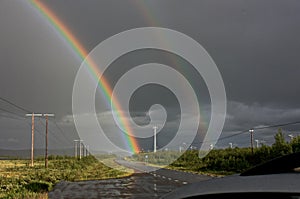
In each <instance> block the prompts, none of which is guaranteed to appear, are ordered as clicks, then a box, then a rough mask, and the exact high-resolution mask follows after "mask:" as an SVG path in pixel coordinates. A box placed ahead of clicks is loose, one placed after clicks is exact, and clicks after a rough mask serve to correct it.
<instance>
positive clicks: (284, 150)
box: [271, 128, 292, 158]
mask: <svg viewBox="0 0 300 199" xmlns="http://www.w3.org/2000/svg"><path fill="white" fill-rule="evenodd" d="M274 138H275V143H274V144H273V145H272V150H271V154H272V157H273V158H276V157H280V156H283V155H287V154H290V153H292V146H291V145H290V144H288V143H287V142H286V141H285V138H284V135H283V133H282V129H281V128H279V129H278V132H277V133H276V135H275V136H274Z"/></svg>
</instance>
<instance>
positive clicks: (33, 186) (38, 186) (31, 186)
mask: <svg viewBox="0 0 300 199" xmlns="http://www.w3.org/2000/svg"><path fill="white" fill-rule="evenodd" d="M25 188H26V189H27V190H29V191H33V192H48V191H50V190H51V188H52V184H51V183H49V182H44V181H32V182H30V183H28V184H26V185H25Z"/></svg>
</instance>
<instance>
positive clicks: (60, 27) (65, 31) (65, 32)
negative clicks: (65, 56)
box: [30, 0, 139, 153]
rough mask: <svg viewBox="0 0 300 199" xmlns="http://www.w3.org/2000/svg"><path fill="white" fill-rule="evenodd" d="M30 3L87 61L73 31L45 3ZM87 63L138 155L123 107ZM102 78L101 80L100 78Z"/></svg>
mask: <svg viewBox="0 0 300 199" xmlns="http://www.w3.org/2000/svg"><path fill="white" fill-rule="evenodd" d="M30 3H31V4H32V5H33V6H34V7H35V8H36V9H37V10H39V12H40V13H41V14H42V15H43V16H44V17H45V18H46V19H47V20H48V21H49V22H50V23H51V25H52V26H53V27H54V28H55V29H56V30H57V31H58V33H59V34H60V35H61V36H62V37H63V38H64V40H65V41H66V42H67V43H68V45H69V46H70V47H71V48H72V50H73V51H74V52H75V54H76V55H77V56H78V57H79V58H80V59H81V60H82V61H83V60H84V59H86V57H87V55H88V52H87V51H86V49H85V48H84V47H83V46H82V44H81V43H80V42H79V40H78V39H77V38H76V37H75V36H74V35H73V34H72V32H71V30H70V29H69V28H68V27H67V26H66V25H65V24H64V23H63V22H62V21H61V20H60V19H59V18H58V17H57V16H56V15H55V13H54V12H53V11H52V10H50V9H49V8H48V7H47V6H46V5H45V4H44V3H42V2H40V1H38V0H31V1H30ZM86 62H87V63H88V66H89V67H88V68H87V69H88V70H89V72H90V73H91V74H92V76H93V77H94V78H95V79H96V81H97V82H98V85H99V87H100V88H101V91H102V93H103V94H104V96H105V98H106V100H107V101H108V102H110V101H111V102H112V108H113V110H114V111H116V113H117V115H118V119H119V122H120V124H121V125H122V127H123V129H124V130H126V132H127V134H128V135H124V136H125V137H126V144H127V145H128V146H129V148H130V150H131V152H133V153H137V152H139V145H138V143H137V141H136V139H135V138H134V137H133V136H129V135H133V134H132V130H131V128H130V126H129V123H128V121H127V120H126V119H124V118H125V116H124V114H123V112H122V111H118V110H122V109H121V106H120V104H119V102H118V100H117V99H116V98H113V97H112V89H111V87H110V85H109V83H108V81H107V80H106V79H105V77H104V76H102V77H101V75H100V74H101V72H100V71H99V69H98V67H97V64H96V63H95V62H94V61H93V60H92V59H90V58H87V60H86ZM100 77H101V78H100Z"/></svg>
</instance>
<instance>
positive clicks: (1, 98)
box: [0, 97, 31, 112]
mask: <svg viewBox="0 0 300 199" xmlns="http://www.w3.org/2000/svg"><path fill="white" fill-rule="evenodd" d="M0 100H2V101H4V102H6V103H8V104H10V105H12V106H14V107H16V108H18V109H20V110H22V111H24V112H31V111H29V110H27V109H26V108H24V107H21V106H19V105H17V104H15V103H13V102H12V101H10V100H8V99H4V98H3V97H0Z"/></svg>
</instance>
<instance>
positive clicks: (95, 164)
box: [0, 156, 130, 199]
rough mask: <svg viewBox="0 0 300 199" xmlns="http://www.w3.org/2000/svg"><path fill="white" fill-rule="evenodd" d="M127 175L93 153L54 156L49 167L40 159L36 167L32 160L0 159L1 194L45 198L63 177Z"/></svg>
mask: <svg viewBox="0 0 300 199" xmlns="http://www.w3.org/2000/svg"><path fill="white" fill-rule="evenodd" d="M110 161H111V160H110ZM128 175H130V173H129V172H128V171H127V170H124V171H120V170H115V169H111V168H109V167H107V166H105V165H104V164H103V163H101V162H99V161H98V160H97V159H95V158H94V157H93V156H89V157H84V158H82V159H81V160H78V159H75V158H71V157H63V158H62V157H56V158H55V157H54V158H51V159H50V160H49V167H48V169H46V168H45V167H44V161H43V160H41V159H40V160H38V161H36V162H35V166H34V167H30V166H29V160H0V198H41V199H43V198H47V192H48V191H50V190H51V189H52V188H53V186H54V185H55V184H56V183H58V182H59V181H61V180H66V181H80V180H97V179H107V178H116V177H123V176H128Z"/></svg>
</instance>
